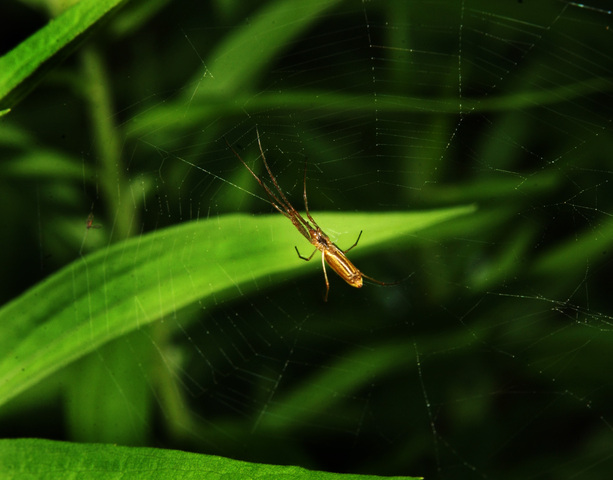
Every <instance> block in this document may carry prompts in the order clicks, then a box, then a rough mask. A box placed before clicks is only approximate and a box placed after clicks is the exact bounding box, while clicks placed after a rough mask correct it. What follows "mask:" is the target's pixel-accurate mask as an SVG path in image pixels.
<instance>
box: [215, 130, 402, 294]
mask: <svg viewBox="0 0 613 480" xmlns="http://www.w3.org/2000/svg"><path fill="white" fill-rule="evenodd" d="M256 135H257V139H258V146H259V148H260V153H261V155H262V160H263V162H264V166H265V167H266V171H267V172H268V175H269V176H270V179H271V180H272V183H273V185H274V186H275V189H276V190H277V193H278V194H279V196H277V195H275V194H274V193H273V192H272V190H271V189H270V188H269V187H268V185H266V184H265V183H264V182H263V181H262V179H261V178H260V177H258V176H257V175H256V174H255V173H254V171H253V170H251V168H250V167H249V165H247V164H246V163H245V161H244V160H243V159H242V158H241V156H240V155H239V154H238V153H237V152H236V150H234V148H232V146H231V145H230V143H228V140H225V141H226V145H227V146H228V148H229V149H230V150H231V151H232V153H234V155H235V156H236V158H238V159H239V160H240V161H241V163H242V164H243V165H244V166H245V167H246V168H247V170H249V173H251V175H253V178H255V179H256V181H257V182H258V183H259V184H260V185H261V187H262V188H263V189H264V190H265V191H266V194H267V195H268V198H269V199H270V203H271V204H272V206H273V207H275V208H276V209H277V210H278V211H279V212H281V213H282V214H283V215H284V216H285V217H287V218H288V219H289V220H290V221H291V222H292V224H293V225H294V227H296V229H297V230H298V231H299V232H300V233H301V234H302V236H303V237H305V238H306V239H307V240H308V241H309V242H310V243H311V245H313V246H314V247H315V250H314V251H313V253H311V255H310V256H309V257H303V256H302V255H300V252H299V251H298V247H294V248H295V249H296V253H297V254H298V257H300V258H301V259H302V260H305V261H307V262H308V261H309V260H311V259H312V258H313V255H315V252H317V251H318V250H319V251H320V252H321V265H322V268H323V271H324V279H325V280H326V294H325V296H324V301H325V302H327V301H328V293H329V292H330V282H329V281H328V274H327V272H326V263H327V264H328V265H329V266H330V268H331V269H332V270H334V271H335V272H336V273H337V274H338V275H339V276H340V277H341V278H342V279H343V280H345V282H347V283H348V284H349V285H351V286H352V287H355V288H362V285H363V280H362V279H363V278H367V279H368V280H370V281H371V282H374V283H377V284H379V285H396V284H397V283H398V282H395V283H385V282H381V281H379V280H376V279H374V278H372V277H369V276H368V275H366V274H364V273H362V272H361V271H360V270H359V269H358V268H357V267H356V266H355V265H354V264H353V263H351V260H349V259H348V258H347V256H346V255H345V254H346V253H347V252H349V251H350V250H351V249H352V248H354V247H355V246H356V245H357V244H358V242H359V241H360V237H361V236H362V232H361V231H360V234H359V235H358V238H357V240H356V241H355V243H354V244H353V245H351V247H349V248H348V249H347V250H341V249H340V248H339V247H338V246H336V245H335V244H334V242H332V241H331V240H330V238H329V237H328V235H326V234H325V233H324V231H323V230H322V229H321V228H320V226H319V225H317V222H316V221H315V219H314V218H313V217H312V216H311V214H310V212H309V203H308V200H307V191H306V163H305V166H304V191H303V197H304V207H305V209H306V215H307V218H308V219H309V220H308V221H307V220H305V219H304V217H303V216H302V215H300V213H298V211H297V210H296V209H295V208H294V207H293V206H292V204H291V203H290V202H289V200H288V199H287V197H286V196H285V194H284V193H283V190H281V187H280V186H279V184H278V183H277V179H276V178H275V176H274V175H273V174H272V171H271V170H270V167H269V166H268V162H267V161H266V156H265V155H264V150H263V149H262V142H261V141H260V133H259V132H258V131H257V129H256Z"/></svg>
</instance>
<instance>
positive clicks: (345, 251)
mask: <svg viewBox="0 0 613 480" xmlns="http://www.w3.org/2000/svg"><path fill="white" fill-rule="evenodd" d="M361 236H362V230H360V234H359V235H358V239H357V240H356V241H355V243H354V244H353V245H351V246H350V247H349V248H348V249H347V250H344V251H343V253H347V252H348V251H349V250H351V249H352V248H353V247H355V246H356V245H357V244H358V242H359V241H360V237H361Z"/></svg>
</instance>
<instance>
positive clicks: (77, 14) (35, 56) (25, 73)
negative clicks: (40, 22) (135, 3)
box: [0, 0, 125, 108]
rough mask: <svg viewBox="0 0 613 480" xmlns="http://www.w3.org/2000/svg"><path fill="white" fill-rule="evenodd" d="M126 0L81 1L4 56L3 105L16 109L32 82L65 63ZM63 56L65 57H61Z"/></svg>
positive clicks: (0, 63) (0, 60)
mask: <svg viewBox="0 0 613 480" xmlns="http://www.w3.org/2000/svg"><path fill="white" fill-rule="evenodd" d="M124 1H125V0H81V1H80V2H78V3H77V4H75V5H74V6H72V7H70V8H69V9H67V10H66V11H65V12H63V13H62V14H61V15H60V16H58V17H57V18H55V19H53V20H51V21H50V22H49V23H48V24H47V25H45V26H44V27H43V28H41V29H40V30H39V31H37V32H36V33H34V34H33V35H31V36H30V37H29V38H28V39H26V40H24V41H23V42H21V43H20V44H19V45H17V47H15V48H14V49H13V50H11V51H10V52H8V53H7V54H6V55H3V56H2V57H0V106H1V107H3V108H6V107H11V106H13V105H14V104H15V103H16V102H17V101H18V100H19V98H20V96H22V95H24V94H25V92H26V91H27V90H28V89H29V88H32V87H33V83H34V82H29V83H28V85H27V86H26V83H25V82H26V80H28V79H32V77H34V75H35V74H37V75H40V74H42V73H43V70H47V69H48V68H49V67H50V66H51V65H50V64H51V60H52V59H53V60H57V61H60V60H62V59H63V58H64V57H65V56H66V55H67V54H68V53H70V52H69V50H70V48H69V47H70V46H73V47H74V45H75V43H74V42H76V40H77V39H78V37H79V36H81V35H83V34H84V33H85V32H87V31H88V30H89V29H90V28H91V27H93V26H94V25H96V24H97V23H98V22H100V21H101V20H102V19H103V18H105V17H106V16H107V15H108V14H110V13H112V12H114V11H115V10H116V9H117V8H118V7H119V6H120V5H121V4H122V3H123V2H124ZM59 57H61V58H59Z"/></svg>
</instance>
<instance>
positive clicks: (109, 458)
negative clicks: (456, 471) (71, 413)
mask: <svg viewBox="0 0 613 480" xmlns="http://www.w3.org/2000/svg"><path fill="white" fill-rule="evenodd" d="M0 477H2V478H3V479H6V480H9V479H43V478H48V479H51V478H87V479H89V480H105V479H117V478H130V479H133V480H138V479H141V478H142V479H146V480H156V479H160V480H162V479H163V480H173V479H182V480H184V479H192V478H193V479H198V480H204V479H234V478H245V479H259V480H268V479H270V480H273V479H274V480H299V479H313V480H367V479H369V478H372V479H374V478H383V477H379V476H371V475H354V474H339V473H328V472H320V471H312V470H306V469H304V468H301V467H294V466H286V465H266V464H261V463H248V462H242V461H239V460H232V459H229V458H223V457H217V456H213V455H202V454H197V453H188V452H181V451H178V450H163V449H157V448H133V447H121V446H117V445H106V444H79V443H68V442H56V441H51V440H40V439H16V440H0ZM385 478H387V479H390V480H392V479H407V480H408V479H410V478H412V477H385Z"/></svg>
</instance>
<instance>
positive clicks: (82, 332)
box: [0, 206, 474, 405]
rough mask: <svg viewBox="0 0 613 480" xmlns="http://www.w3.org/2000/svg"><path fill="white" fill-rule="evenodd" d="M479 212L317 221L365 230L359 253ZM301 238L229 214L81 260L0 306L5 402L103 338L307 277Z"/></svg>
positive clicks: (1, 397)
mask: <svg viewBox="0 0 613 480" xmlns="http://www.w3.org/2000/svg"><path fill="white" fill-rule="evenodd" d="M473 211H474V207H473V206H461V207H452V208H447V209H440V210H433V211H426V212H408V213H407V212H398V213H396V212H394V213H375V214H365V213H355V214H348V213H343V214H338V213H336V214H331V213H328V214H324V213H322V214H319V220H320V221H321V224H322V225H334V226H335V229H336V231H339V232H347V236H345V237H341V238H340V239H339V241H341V242H342V241H344V239H345V238H347V239H349V238H350V237H351V238H353V236H354V234H355V230H356V229H357V228H358V227H356V226H359V228H362V229H364V235H363V239H362V240H361V243H360V249H356V253H358V252H366V251H367V250H369V249H371V250H372V249H374V248H375V247H376V248H380V247H381V245H384V244H385V243H390V242H392V241H394V240H396V241H398V240H401V239H402V240H403V241H405V242H406V236H407V235H408V234H411V233H414V232H417V231H419V230H421V229H424V228H426V227H429V226H432V225H435V224H438V223H441V222H444V221H446V220H450V219H452V218H454V217H457V216H460V215H464V214H467V213H471V212H473ZM298 237H299V236H298V235H297V233H296V231H295V230H294V229H293V228H292V227H291V226H289V225H288V224H287V220H285V219H284V218H283V217H281V216H278V215H270V216H269V215H267V216H260V217H252V216H244V215H227V216H223V217H219V218H215V219H212V220H207V221H201V222H190V223H186V224H181V225H179V226H176V227H173V228H169V229H164V230H159V231H156V232H155V233H151V234H146V235H142V236H140V237H137V238H132V239H129V240H127V241H124V242H120V243H117V244H114V245H112V246H110V247H108V248H107V249H105V250H102V251H99V252H96V253H94V254H92V255H88V256H86V257H82V258H80V259H78V260H76V261H75V262H73V263H72V264H70V265H68V266H67V267H65V268H64V269H62V270H61V271H59V272H57V273H56V274H54V275H52V276H51V277H49V278H48V279H46V280H45V281H43V282H42V283H40V284H39V285H37V286H35V287H34V288H32V289H30V290H29V291H27V292H26V293H25V294H23V295H22V296H21V297H19V298H17V299H16V300H14V301H12V302H11V303H9V304H8V305H6V306H5V307H3V308H2V309H1V310H0V326H1V327H0V352H5V353H4V354H3V356H2V358H0V405H1V404H3V403H4V402H6V401H7V400H8V399H10V398H13V397H15V396H16V395H17V394H19V393H20V392H22V391H23V390H25V389H26V388H28V387H29V386H31V385H34V384H36V383H37V382H39V381H40V380H41V379H43V378H45V377H46V376H48V375H49V374H51V373H53V372H55V371H57V370H58V369H59V368H61V367H63V366H65V365H67V364H68V363H70V362H71V361H73V360H75V359H77V358H79V357H82V356H83V355H85V354H87V353H89V352H91V351H93V350H94V349H96V348H98V347H99V346H101V345H103V344H105V343H106V342H108V341H110V340H112V339H114V338H117V337H120V336H122V335H125V334H127V333H129V332H131V331H133V330H136V329H138V328H139V327H141V326H143V325H146V324H148V323H151V322H153V321H155V320H157V319H163V318H164V317H165V316H166V315H169V314H170V315H171V314H173V313H174V312H176V311H177V310H179V309H181V308H183V307H185V306H187V305H189V304H191V303H194V302H197V301H199V302H200V303H201V304H202V305H203V306H204V305H206V304H207V303H208V302H210V303H218V302H220V301H222V300H223V299H226V298H228V297H230V296H233V295H236V294H237V293H238V294H244V293H245V292H248V291H250V290H253V289H255V288H256V287H257V288H262V287H263V286H266V285H267V284H270V283H274V282H279V281H281V280H282V277H281V276H280V275H279V274H281V273H284V274H285V275H284V277H285V278H287V276H288V275H291V276H294V275H298V274H299V273H300V272H306V271H308V270H306V269H307V268H310V265H309V264H306V265H304V263H305V262H298V261H296V258H295V252H294V249H293V246H294V245H295V243H296V240H297V238H298ZM347 242H348V243H350V241H349V240H347ZM352 253H353V252H352ZM273 275H277V276H276V278H275V279H272V280H271V278H270V277H271V276H273ZM314 301H317V300H314Z"/></svg>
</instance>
